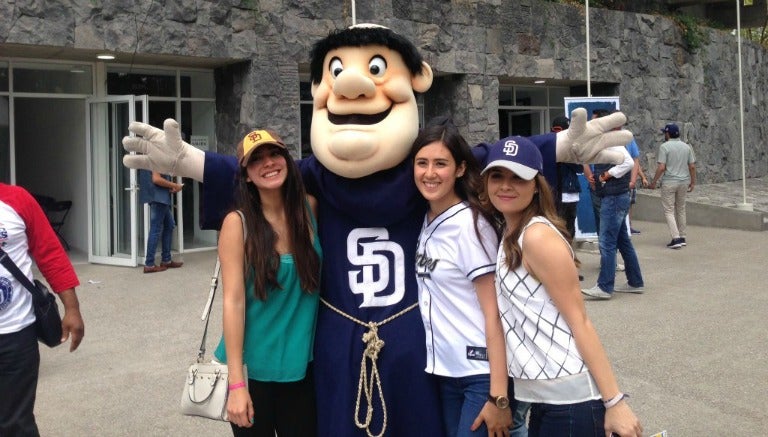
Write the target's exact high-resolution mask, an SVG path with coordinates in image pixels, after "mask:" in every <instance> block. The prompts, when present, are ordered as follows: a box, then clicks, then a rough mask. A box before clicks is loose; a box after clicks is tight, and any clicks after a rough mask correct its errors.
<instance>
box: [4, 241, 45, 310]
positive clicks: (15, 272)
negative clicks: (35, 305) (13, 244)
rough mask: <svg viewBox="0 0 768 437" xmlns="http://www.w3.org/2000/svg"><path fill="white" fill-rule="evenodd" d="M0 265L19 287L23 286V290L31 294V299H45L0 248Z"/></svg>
mask: <svg viewBox="0 0 768 437" xmlns="http://www.w3.org/2000/svg"><path fill="white" fill-rule="evenodd" d="M0 264H2V265H3V267H5V269H6V270H8V271H9V272H11V274H12V275H13V277H14V278H16V280H17V281H19V282H20V283H21V285H23V286H24V288H26V289H27V290H29V292H30V293H32V297H33V298H35V299H45V296H42V295H41V293H40V290H38V289H37V287H35V284H33V283H32V281H30V280H29V278H27V277H26V275H24V273H22V272H21V270H19V268H18V267H17V266H16V263H15V262H13V260H12V259H11V257H10V256H8V253H6V252H5V251H4V250H3V248H2V247H0Z"/></svg>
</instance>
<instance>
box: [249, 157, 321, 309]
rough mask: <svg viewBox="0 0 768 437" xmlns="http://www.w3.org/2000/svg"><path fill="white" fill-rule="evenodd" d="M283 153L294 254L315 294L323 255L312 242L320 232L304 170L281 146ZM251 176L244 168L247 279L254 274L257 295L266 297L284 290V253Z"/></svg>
mask: <svg viewBox="0 0 768 437" xmlns="http://www.w3.org/2000/svg"><path fill="white" fill-rule="evenodd" d="M279 152H280V154H281V155H283V157H284V158H285V161H286V168H287V170H288V172H287V175H286V178H285V182H284V183H283V187H282V190H281V193H282V196H283V204H284V205H285V208H286V211H285V212H286V217H287V219H288V226H287V228H288V233H289V238H290V248H291V253H292V254H293V261H294V263H295V265H296V270H297V271H298V273H299V280H300V282H301V289H302V290H304V291H305V292H307V293H312V292H313V291H314V290H317V289H318V288H319V286H320V257H319V256H318V254H317V252H315V248H314V246H313V244H312V240H313V237H314V235H315V232H316V231H315V230H313V229H312V223H311V218H310V212H309V207H308V205H307V202H306V193H305V191H304V184H303V183H302V180H301V173H300V172H299V169H298V167H297V166H296V163H295V162H294V161H293V158H291V156H290V154H289V153H288V151H287V150H286V149H282V148H281V149H279ZM247 179H248V173H247V169H246V168H244V167H243V168H241V169H240V178H239V180H238V187H237V200H236V208H237V209H239V210H240V211H242V212H243V215H244V216H245V223H246V229H247V235H246V236H245V264H246V268H247V272H246V278H248V277H249V276H250V277H253V285H254V295H255V296H256V298H257V299H261V300H266V299H267V290H268V289H270V288H275V289H282V287H281V286H280V284H278V282H277V269H278V267H279V266H280V254H279V253H277V250H276V249H275V244H276V242H277V234H276V233H275V231H274V229H272V226H271V225H270V224H269V222H268V221H267V219H266V217H264V212H263V211H262V203H261V196H260V195H259V190H258V189H257V188H256V186H255V185H254V184H253V183H251V182H248V180H247Z"/></svg>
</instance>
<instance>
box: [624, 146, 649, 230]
mask: <svg viewBox="0 0 768 437" xmlns="http://www.w3.org/2000/svg"><path fill="white" fill-rule="evenodd" d="M627 151H628V152H629V156H631V157H632V161H633V162H634V164H635V165H634V166H633V167H632V173H631V176H630V178H629V195H630V197H629V214H628V216H629V231H630V232H631V233H632V235H637V234H640V231H639V230H637V229H635V228H633V227H632V205H634V204H635V201H636V199H637V178H638V177H639V178H640V180H641V182H642V185H643V186H647V185H648V178H646V177H645V172H644V171H643V166H642V165H640V148H639V147H637V142H636V141H635V140H634V138H633V139H632V141H631V142H630V143H629V144H627Z"/></svg>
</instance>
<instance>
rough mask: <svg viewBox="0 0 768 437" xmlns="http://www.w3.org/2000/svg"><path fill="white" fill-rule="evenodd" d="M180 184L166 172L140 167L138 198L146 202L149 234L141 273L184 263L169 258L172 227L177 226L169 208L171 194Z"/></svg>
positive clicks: (179, 189)
mask: <svg viewBox="0 0 768 437" xmlns="http://www.w3.org/2000/svg"><path fill="white" fill-rule="evenodd" d="M182 187H183V184H177V183H175V182H173V181H172V180H171V177H170V176H168V175H162V174H160V173H158V172H156V171H152V172H150V171H148V170H139V199H140V200H141V203H149V234H148V235H147V254H146V258H145V260H144V273H155V272H162V271H165V270H166V269H168V268H179V267H181V266H182V265H183V264H184V263H183V262H179V261H174V260H173V259H172V258H171V242H172V241H173V229H174V228H175V227H176V222H175V221H174V220H173V211H171V194H174V193H178V192H179V191H181V188H182ZM158 241H160V243H161V251H160V265H155V252H156V251H157V243H158Z"/></svg>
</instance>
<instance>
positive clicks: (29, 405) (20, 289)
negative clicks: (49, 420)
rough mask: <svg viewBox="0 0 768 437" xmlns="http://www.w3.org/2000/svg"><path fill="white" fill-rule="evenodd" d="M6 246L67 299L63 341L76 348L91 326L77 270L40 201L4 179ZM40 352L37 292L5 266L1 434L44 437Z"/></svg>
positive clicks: (2, 238) (1, 274) (0, 237)
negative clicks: (38, 416)
mask: <svg viewBox="0 0 768 437" xmlns="http://www.w3.org/2000/svg"><path fill="white" fill-rule="evenodd" d="M0 246H2V248H3V250H4V251H5V252H6V253H7V254H8V256H9V257H10V258H11V260H13V262H14V263H15V264H16V266H18V268H19V270H21V271H22V273H24V274H25V275H26V276H27V277H28V278H29V279H30V280H31V279H32V263H33V262H34V263H35V264H36V265H37V268H38V269H39V270H40V272H41V273H42V274H43V276H44V277H45V279H46V281H48V284H49V285H50V286H51V289H52V290H53V291H54V293H56V295H57V296H59V299H61V302H62V303H63V304H64V316H63V317H62V321H61V327H62V338H61V342H62V343H63V342H65V341H67V339H71V340H72V341H71V343H70V347H69V350H70V352H72V351H74V350H75V349H77V347H78V346H79V345H80V342H81V341H82V339H83V335H84V333H85V326H84V324H83V318H82V316H81V315H80V304H79V302H78V300H77V294H76V293H75V287H76V286H78V285H80V282H79V281H78V279H77V275H76V274H75V269H74V268H73V267H72V263H71V262H70V261H69V258H68V257H67V254H66V252H64V248H63V247H62V246H61V242H60V241H59V239H58V238H57V237H56V234H55V232H54V231H53V228H51V225H50V223H49V222H48V219H47V218H46V216H45V213H44V212H43V210H42V208H41V207H40V205H39V204H38V203H37V201H36V200H35V199H34V197H32V195H30V194H29V193H28V192H27V191H26V190H25V189H23V188H21V187H18V186H13V185H6V184H2V183H0ZM39 367H40V352H39V350H38V345H37V335H36V332H35V314H34V312H33V309H32V295H31V294H30V293H29V291H28V290H27V289H26V288H25V287H24V286H23V285H22V284H20V283H19V282H18V281H17V280H16V278H14V276H13V275H12V274H11V273H10V272H9V271H8V270H6V269H5V267H2V266H0V393H2V396H0V435H2V436H38V435H40V433H39V432H38V430H37V424H36V423H35V416H34V408H35V395H36V391H37V378H38V371H39Z"/></svg>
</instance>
